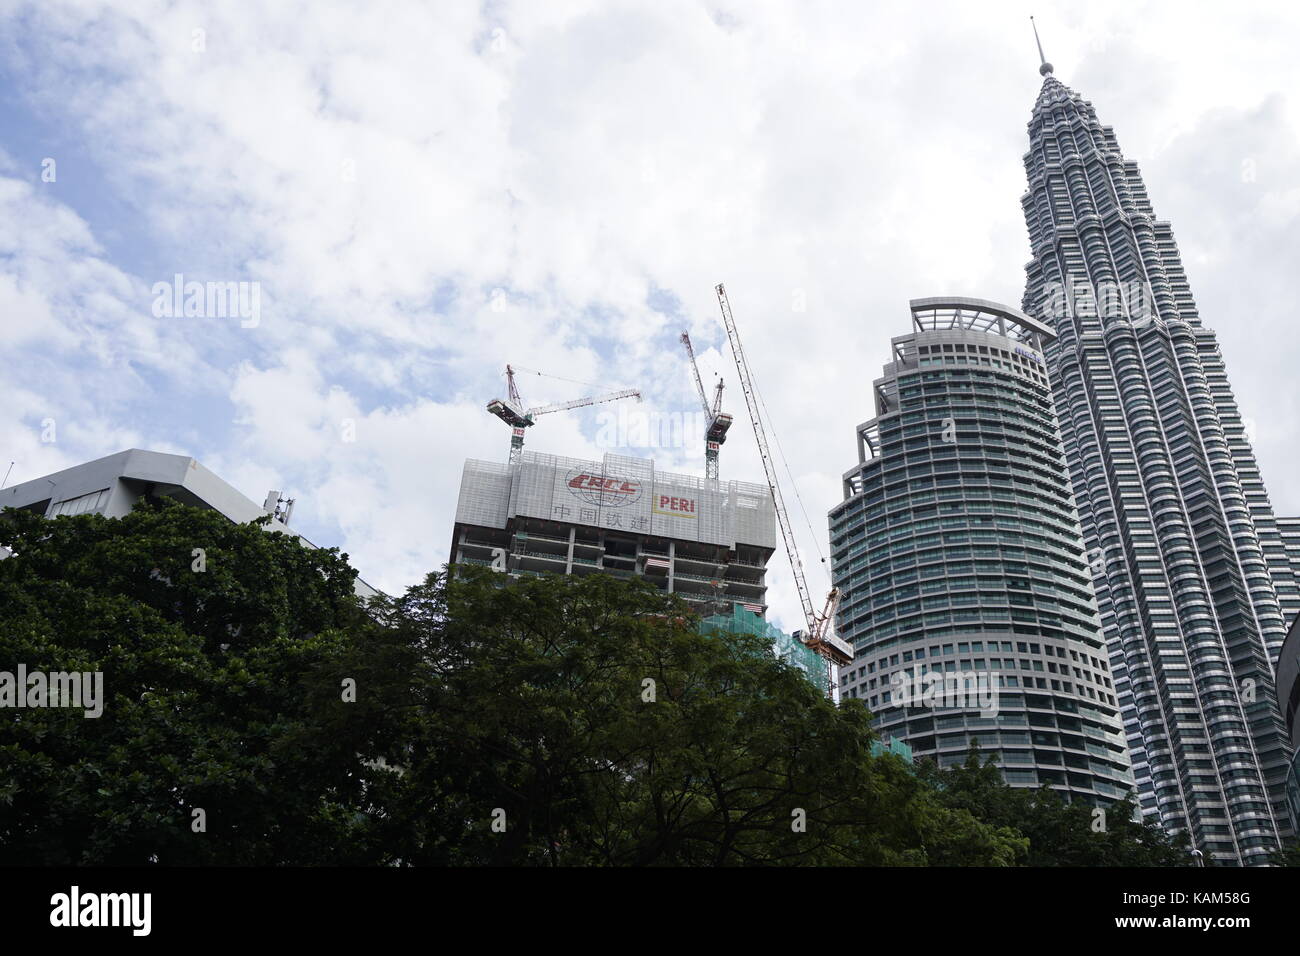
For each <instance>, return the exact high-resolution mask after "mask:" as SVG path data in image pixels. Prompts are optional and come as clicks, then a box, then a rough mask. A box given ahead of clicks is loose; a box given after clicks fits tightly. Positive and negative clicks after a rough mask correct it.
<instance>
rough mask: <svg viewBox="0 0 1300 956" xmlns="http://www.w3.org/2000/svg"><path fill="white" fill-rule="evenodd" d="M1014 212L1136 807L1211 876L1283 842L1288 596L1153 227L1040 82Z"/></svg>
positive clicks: (1262, 514) (1094, 139)
mask: <svg viewBox="0 0 1300 956" xmlns="http://www.w3.org/2000/svg"><path fill="white" fill-rule="evenodd" d="M1040 72H1041V73H1043V75H1044V82H1043V86H1042V90H1041V92H1040V93H1039V95H1038V100H1037V102H1036V103H1035V104H1034V109H1033V115H1032V117H1031V119H1030V122H1029V147H1030V148H1029V152H1028V153H1026V154H1025V170H1026V172H1027V174H1028V179H1029V191H1028V192H1027V193H1026V194H1025V196H1024V197H1023V199H1022V200H1021V202H1022V205H1023V207H1024V213H1025V221H1026V223H1027V225H1028V227H1029V237H1030V241H1031V244H1032V249H1033V260H1032V261H1031V262H1030V263H1029V264H1028V266H1027V267H1026V270H1027V273H1028V277H1027V284H1026V289H1025V298H1024V303H1023V308H1024V310H1025V311H1026V312H1028V313H1029V314H1031V315H1034V316H1036V317H1037V318H1038V319H1039V320H1040V321H1042V322H1043V323H1044V324H1047V325H1049V326H1051V327H1052V329H1053V330H1054V331H1055V333H1056V340H1055V341H1054V342H1053V343H1052V344H1050V345H1049V346H1048V347H1047V350H1046V359H1047V366H1048V369H1049V373H1050V377H1051V381H1052V386H1053V391H1054V394H1055V398H1056V404H1057V408H1058V410H1059V412H1060V417H1061V433H1062V438H1063V441H1064V445H1065V448H1066V451H1067V459H1068V462H1069V467H1070V475H1071V480H1072V487H1073V490H1074V493H1075V498H1076V502H1077V505H1078V509H1079V518H1080V523H1081V525H1082V529H1083V532H1084V541H1085V544H1086V545H1087V548H1088V549H1089V553H1090V556H1091V557H1092V559H1093V560H1092V561H1091V564H1092V566H1093V571H1094V584H1095V587H1096V594H1097V602H1098V606H1099V608H1100V612H1101V621H1102V624H1103V627H1104V629H1105V633H1106V637H1107V641H1108V644H1109V648H1110V653H1111V664H1112V667H1113V669H1114V673H1115V683H1116V687H1117V689H1118V696H1119V699H1120V702H1121V704H1122V706H1123V712H1124V718H1125V726H1126V730H1127V732H1128V740H1129V746H1130V749H1131V751H1132V754H1133V769H1134V773H1135V776H1136V780H1137V784H1138V787H1139V792H1140V794H1141V797H1142V805H1143V808H1144V810H1145V811H1146V812H1148V813H1150V814H1154V815H1157V816H1158V818H1159V820H1160V821H1161V822H1162V823H1163V824H1164V825H1165V826H1166V827H1167V828H1176V829H1186V830H1188V831H1190V834H1191V836H1192V839H1193V842H1194V843H1195V844H1196V846H1197V847H1199V848H1200V849H1201V850H1202V851H1204V852H1205V853H1207V854H1212V855H1214V856H1215V857H1217V858H1219V859H1220V860H1221V861H1222V862H1226V863H1233V862H1241V863H1259V862H1263V861H1264V857H1265V854H1266V852H1267V851H1268V850H1269V849H1270V848H1272V847H1274V846H1276V845H1277V842H1278V838H1279V836H1285V835H1287V834H1288V833H1289V832H1290V826H1289V823H1288V821H1287V813H1286V796H1285V780H1286V772H1287V763H1288V757H1289V751H1288V746H1287V742H1286V735H1285V730H1284V727H1283V724H1282V719H1281V714H1280V713H1279V710H1278V706H1277V700H1276V694H1275V691H1274V686H1273V667H1272V665H1273V661H1274V660H1276V658H1277V652H1278V649H1279V647H1280V646H1281V644H1282V641H1283V638H1284V637H1285V635H1286V620H1285V615H1286V614H1288V613H1291V614H1293V613H1294V612H1295V610H1296V609H1297V602H1296V596H1297V590H1296V579H1295V575H1294V572H1293V570H1292V567H1291V563H1290V561H1291V559H1290V557H1289V556H1288V551H1287V544H1286V541H1285V540H1284V535H1283V534H1282V533H1280V532H1279V528H1278V522H1277V519H1276V518H1275V517H1274V515H1273V511H1272V507H1271V506H1270V504H1269V500H1268V495H1267V493H1266V492H1265V489H1264V483H1263V481H1262V479H1261V477H1260V472H1259V467H1258V465H1257V464H1256V462H1255V457H1254V454H1253V453H1252V451H1251V448H1250V445H1249V443H1248V441H1247V438H1246V434H1245V428H1244V427H1243V423H1242V419H1241V414H1240V412H1239V411H1238V409H1237V404H1236V401H1235V399H1234V398H1233V395H1232V391H1231V389H1230V387H1229V385H1228V378H1227V373H1226V371H1225V369H1224V363H1223V357H1222V356H1221V355H1220V353H1219V347H1218V343H1217V341H1216V340H1215V336H1214V333H1213V332H1212V331H1211V330H1210V329H1208V328H1206V327H1205V326H1204V325H1202V324H1201V319H1200V316H1199V314H1198V313H1197V309H1196V303H1195V302H1194V301H1193V299H1192V294H1191V290H1190V289H1189V288H1188V284H1187V277H1186V275H1185V273H1184V271H1183V265H1182V261H1181V259H1180V258H1179V254H1178V247H1177V245H1176V244H1175V243H1174V237H1173V231H1172V230H1171V228H1170V226H1169V223H1167V222H1162V221H1160V220H1158V219H1156V218H1155V214H1154V211H1153V210H1152V207H1151V202H1150V201H1149V200H1148V198H1147V192H1146V187H1145V185H1144V184H1143V182H1142V177H1141V175H1140V174H1139V172H1138V166H1137V163H1135V162H1131V161H1127V160H1125V159H1124V157H1123V155H1122V154H1121V153H1120V149H1119V145H1118V142H1117V141H1116V138H1115V133H1114V130H1113V129H1111V128H1110V127H1108V126H1103V125H1101V123H1100V122H1099V121H1098V119H1097V113H1096V111H1095V110H1094V109H1093V107H1092V104H1090V103H1089V102H1087V101H1086V100H1084V99H1083V98H1082V97H1080V96H1079V94H1078V93H1075V92H1074V91H1072V90H1070V89H1069V88H1067V87H1066V86H1065V85H1063V84H1062V83H1061V82H1060V81H1059V80H1057V79H1056V77H1055V76H1053V75H1052V68H1051V65H1050V64H1047V63H1044V64H1043V66H1042V68H1041V70H1040Z"/></svg>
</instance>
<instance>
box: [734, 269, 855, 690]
mask: <svg viewBox="0 0 1300 956" xmlns="http://www.w3.org/2000/svg"><path fill="white" fill-rule="evenodd" d="M714 291H715V292H717V294H718V305H719V307H721V309H722V324H723V325H724V326H725V327H726V329H727V339H728V340H729V341H730V342H731V354H732V355H733V356H734V357H735V360H736V374H737V376H738V377H739V378H740V390H741V391H742V392H744V393H745V404H746V405H747V406H748V408H749V418H750V421H751V422H752V423H753V425H754V441H755V442H757V444H758V455H759V458H761V459H762V461H763V473H764V474H765V475H766V476H767V486H768V488H769V490H770V491H771V493H772V504H773V506H774V507H775V509H776V520H777V524H778V525H779V526H780V528H781V537H782V538H783V539H784V540H785V553H786V554H787V555H788V556H789V558H790V571H791V572H792V573H793V575H794V583H795V588H796V589H797V590H798V591H799V601H800V603H801V604H802V605H803V614H804V620H805V621H806V622H807V624H808V630H807V632H806V634H804V635H801V637H802V640H803V642H804V644H806V645H807V646H809V647H811V648H812V649H813V650H815V651H816V652H817V653H818V654H820V655H821V656H822V657H824V658H825V659H826V660H827V661H828V662H829V663H831V664H847V663H849V662H850V661H851V660H853V648H852V647H851V646H850V645H849V644H847V643H846V642H845V641H843V640H841V639H839V638H838V637H836V636H835V635H834V634H832V633H831V622H832V621H833V620H834V618H835V609H836V608H837V607H838V606H839V589H838V588H835V587H832V588H831V590H830V593H829V594H828V595H827V596H826V605H825V607H824V608H823V610H822V613H821V614H818V613H817V612H816V610H815V609H814V607H813V602H812V597H811V595H810V594H809V592H808V582H807V580H805V578H804V573H803V562H802V561H801V560H800V559H799V548H798V546H797V545H796V544H795V539H794V529H793V528H792V527H791V526H790V515H789V513H788V512H787V511H786V508H785V500H784V499H783V498H782V496H781V484H780V482H779V481H778V480H777V474H776V463H775V462H774V461H773V460H772V451H771V448H769V446H768V443H767V433H766V431H765V430H764V428H763V419H762V416H761V415H760V413H759V406H758V396H757V394H756V393H755V391H754V377H753V375H752V374H751V373H750V370H749V360H748V359H747V358H746V357H745V349H744V347H743V346H741V344H740V333H739V331H737V329H736V320H735V319H734V318H733V317H732V314H731V303H730V302H729V301H728V299H727V290H726V289H725V288H724V287H723V285H722V283H718V285H717V286H716V287H715V289H714ZM828 690H830V689H828Z"/></svg>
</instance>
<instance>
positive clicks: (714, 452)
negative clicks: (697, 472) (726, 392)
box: [681, 332, 731, 481]
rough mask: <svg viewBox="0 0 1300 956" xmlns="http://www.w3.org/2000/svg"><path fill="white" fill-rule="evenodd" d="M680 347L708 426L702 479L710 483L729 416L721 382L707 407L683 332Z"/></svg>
mask: <svg viewBox="0 0 1300 956" xmlns="http://www.w3.org/2000/svg"><path fill="white" fill-rule="evenodd" d="M681 341H682V345H684V346H686V355H687V356H688V357H689V358H690V360H691V374H693V375H694V376H695V390H696V391H697V392H698V393H699V396H700V405H701V406H702V407H703V409H704V417H705V419H706V420H707V422H708V424H707V425H706V426H705V428H704V477H705V478H707V479H709V480H710V481H717V480H718V452H719V450H720V449H721V448H722V443H723V442H725V441H726V440H727V429H729V428H730V427H731V416H730V415H728V414H727V413H726V412H724V411H723V410H722V380H721V379H719V380H718V387H717V389H716V391H714V393H713V407H712V408H710V407H709V396H708V395H707V394H705V391H704V382H703V381H701V379H700V367H699V365H698V364H697V363H696V361H695V349H694V348H693V347H692V346H691V337H690V336H689V335H688V334H687V333H685V332H683V333H682V336H681Z"/></svg>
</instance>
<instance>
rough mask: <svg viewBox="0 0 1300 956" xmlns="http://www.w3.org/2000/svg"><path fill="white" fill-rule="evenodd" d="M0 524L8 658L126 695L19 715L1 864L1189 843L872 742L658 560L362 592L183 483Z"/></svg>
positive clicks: (9, 663)
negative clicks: (198, 812) (705, 610)
mask: <svg viewBox="0 0 1300 956" xmlns="http://www.w3.org/2000/svg"><path fill="white" fill-rule="evenodd" d="M0 543H4V544H6V545H7V546H9V547H10V548H11V549H13V550H14V551H15V552H16V555H15V557H12V558H10V559H7V560H4V561H0V669H6V668H10V667H13V666H14V665H15V664H16V663H17V662H22V663H24V664H25V665H26V666H27V668H28V670H29V671H92V672H93V671H102V672H103V674H104V685H105V691H106V697H107V703H106V706H105V710H104V714H103V716H102V717H99V718H97V719H89V718H86V717H84V716H83V715H82V712H81V711H79V710H76V711H74V710H66V709H55V708H50V709H22V710H5V711H0V863H7V864H13V863H40V864H103V863H116V864H143V863H146V862H149V861H151V860H152V861H157V862H159V863H163V864H251V865H268V864H270V865H276V864H309V865H310V864H325V863H356V864H371V865H394V864H442V865H584V866H585V865H855V864H856V865H900V866H927V865H929V866H1011V865H1018V864H1023V863H1026V862H1028V863H1030V864H1033V865H1168V864H1171V863H1175V862H1183V861H1180V860H1176V859H1175V858H1176V856H1177V850H1176V847H1175V846H1174V845H1173V844H1172V843H1169V842H1168V841H1165V840H1164V838H1163V835H1161V834H1159V833H1158V831H1152V830H1151V829H1150V828H1147V827H1143V826H1142V825H1140V824H1133V823H1132V822H1131V821H1129V820H1127V818H1126V814H1125V813H1123V812H1120V811H1119V810H1112V812H1111V816H1110V818H1109V819H1110V825H1109V829H1108V830H1107V832H1106V833H1105V834H1100V835H1099V834H1094V833H1092V832H1091V829H1090V827H1089V826H1088V824H1089V823H1090V821H1091V816H1090V814H1089V812H1088V810H1087V809H1086V808H1082V807H1065V806H1063V805H1061V804H1059V802H1055V803H1054V802H1053V801H1054V798H1052V797H1051V796H1050V795H1047V794H1033V793H1028V794H1026V793H1024V792H1023V791H1012V790H1011V789H1010V788H1008V787H1006V786H1005V785H1004V784H1002V782H1001V780H1000V778H999V777H998V775H997V772H996V770H993V769H991V768H986V767H982V766H980V765H979V764H978V761H976V762H975V763H973V764H970V765H968V766H967V767H965V768H959V769H958V770H957V771H949V772H947V773H945V774H938V773H937V772H936V771H932V770H922V772H920V773H916V772H913V769H912V768H911V767H909V766H908V765H906V764H905V763H904V762H903V761H902V760H901V759H899V758H898V757H896V756H893V755H884V756H880V757H872V756H871V753H870V745H871V742H872V740H873V739H874V738H873V734H872V731H871V729H870V726H869V720H870V715H869V714H868V713H867V711H866V710H865V709H864V707H863V705H862V703H861V702H860V701H856V700H849V701H845V702H843V703H842V704H841V705H840V706H839V707H836V706H834V705H832V704H831V703H830V702H829V701H827V700H826V699H825V697H824V696H823V694H822V693H821V691H820V690H819V689H818V688H817V687H815V686H813V685H812V684H811V683H809V681H808V680H807V679H806V678H805V676H804V675H803V674H802V672H800V671H799V670H797V669H795V668H793V667H791V666H790V665H788V664H786V663H784V662H782V661H780V660H777V659H775V658H774V657H773V655H772V653H771V647H770V645H769V643H768V642H767V640H766V639H764V638H762V637H757V636H754V635H748V634H731V633H725V632H724V633H717V634H713V635H710V636H704V635H701V634H700V633H698V632H697V630H696V621H695V620H694V619H693V618H692V617H690V616H689V614H688V612H687V611H686V609H685V607H684V606H683V605H682V604H681V603H679V602H678V601H677V600H676V599H674V598H672V597H671V596H669V595H665V594H663V593H662V592H659V591H657V590H655V589H654V588H652V587H650V586H649V585H647V584H646V583H644V582H639V581H625V580H621V579H616V578H612V577H607V576H604V575H587V576H582V577H575V578H554V577H548V578H525V579H523V580H520V581H511V582H507V579H505V578H504V577H502V576H500V575H494V574H492V573H490V572H486V571H479V570H478V569H468V570H469V571H471V572H473V573H469V574H468V576H467V577H466V578H465V579H463V580H458V581H451V582H449V581H447V580H446V578H445V577H444V576H441V575H430V577H429V578H428V579H427V580H426V581H425V582H424V583H423V584H421V585H420V586H417V587H414V588H411V589H410V590H409V591H408V592H407V593H406V594H405V595H403V596H401V597H398V598H386V597H380V598H379V599H377V600H375V601H374V602H373V603H372V604H371V606H370V607H369V608H363V607H362V606H361V605H360V604H359V603H358V602H357V600H356V599H355V597H354V596H353V582H354V579H355V572H353V571H352V570H351V569H350V568H349V567H348V565H347V563H346V560H345V556H343V555H340V554H338V553H337V552H335V551H324V550H315V549H311V548H307V547H305V546H303V545H301V544H299V543H298V542H297V541H296V540H294V539H292V538H288V537H286V536H284V535H281V534H275V533H268V532H267V531H266V530H265V529H264V528H263V527H259V526H257V525H233V524H231V523H229V522H228V521H226V519H224V518H222V517H221V516H219V515H217V514H214V513H212V512H205V511H200V510H197V509H193V508H188V507H184V506H181V505H177V504H175V503H172V502H168V501H165V500H164V501H162V502H159V503H151V504H147V505H145V506H142V507H140V508H138V509H137V510H136V511H135V512H133V513H132V514H131V515H129V516H127V517H125V518H123V519H120V520H107V519H104V518H102V517H98V516H93V515H87V516H79V517H61V518H57V519H54V520H47V519H44V518H42V517H38V516H35V515H31V514H27V513H23V512H14V511H8V512H5V513H4V515H3V518H0ZM196 548H197V549H202V550H203V552H204V554H203V562H204V564H203V565H201V566H203V567H204V569H203V570H196V569H195V568H196V565H195V561H196V555H195V553H194V549H196ZM347 682H351V683H354V684H355V687H356V695H355V700H354V701H345V700H344V699H343V698H344V695H343V687H344V685H345V683H347ZM195 809H202V810H203V811H204V814H205V815H206V831H205V832H197V833H196V832H194V829H193V827H192V822H193V820H194V815H193V811H194V810H195Z"/></svg>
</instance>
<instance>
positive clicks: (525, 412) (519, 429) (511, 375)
mask: <svg viewBox="0 0 1300 956" xmlns="http://www.w3.org/2000/svg"><path fill="white" fill-rule="evenodd" d="M538 374H539V375H541V374H543V373H541V372H538ZM506 395H507V397H506V398H504V399H501V398H494V399H492V401H490V402H488V404H487V410H488V411H489V412H491V413H492V414H493V415H495V416H496V417H497V418H499V419H501V420H502V421H503V422H505V423H506V424H507V425H509V426H510V428H511V433H510V463H511V464H512V465H513V464H515V463H517V462H518V461H519V459H520V458H521V457H522V456H523V453H524V429H526V428H528V427H529V426H531V425H532V424H533V421H534V419H536V418H537V417H538V416H539V415H549V414H550V413H551V412H563V411H566V410H568V409H570V408H582V407H584V406H586V405H599V404H601V403H602V402H616V401H618V400H619V399H621V398H635V399H636V400H637V401H638V402H639V401H641V392H640V391H638V390H637V389H635V388H624V389H621V390H619V391H617V392H609V393H607V394H605V395H589V396H587V397H586V398H575V399H574V400H573V401H571V402H556V403H555V404H554V405H538V406H537V407H536V408H524V400H523V398H521V397H520V395H519V388H518V387H517V386H516V385H515V370H514V368H513V367H512V366H510V365H507V366H506Z"/></svg>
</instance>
